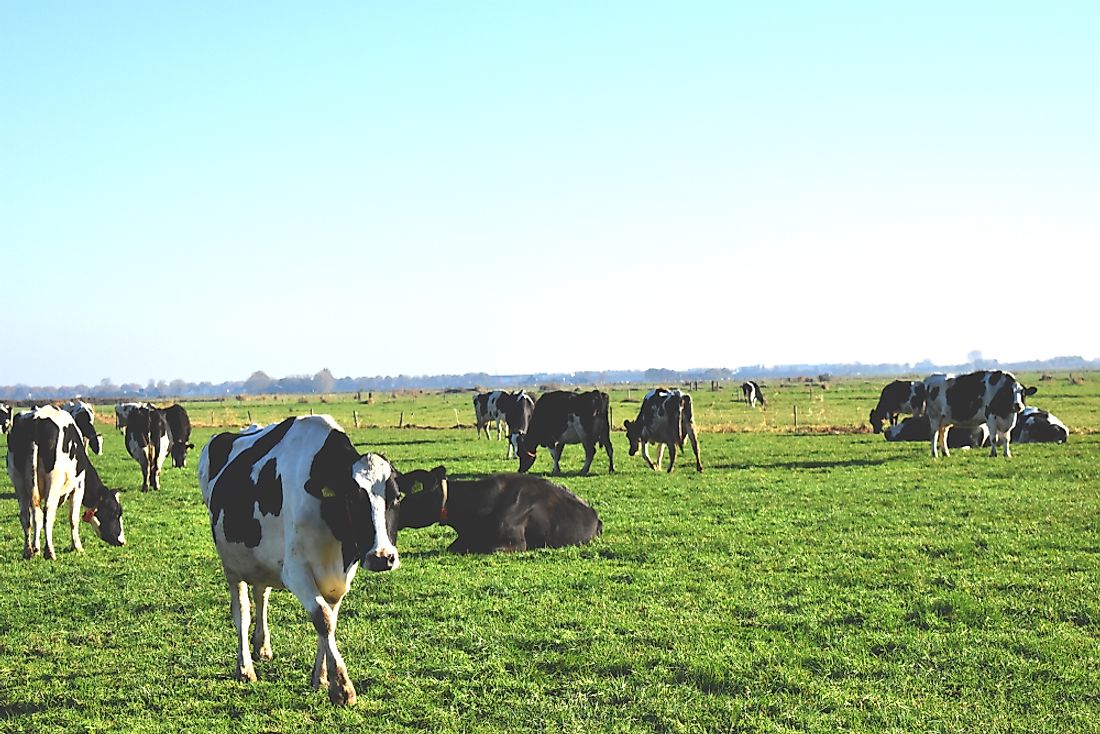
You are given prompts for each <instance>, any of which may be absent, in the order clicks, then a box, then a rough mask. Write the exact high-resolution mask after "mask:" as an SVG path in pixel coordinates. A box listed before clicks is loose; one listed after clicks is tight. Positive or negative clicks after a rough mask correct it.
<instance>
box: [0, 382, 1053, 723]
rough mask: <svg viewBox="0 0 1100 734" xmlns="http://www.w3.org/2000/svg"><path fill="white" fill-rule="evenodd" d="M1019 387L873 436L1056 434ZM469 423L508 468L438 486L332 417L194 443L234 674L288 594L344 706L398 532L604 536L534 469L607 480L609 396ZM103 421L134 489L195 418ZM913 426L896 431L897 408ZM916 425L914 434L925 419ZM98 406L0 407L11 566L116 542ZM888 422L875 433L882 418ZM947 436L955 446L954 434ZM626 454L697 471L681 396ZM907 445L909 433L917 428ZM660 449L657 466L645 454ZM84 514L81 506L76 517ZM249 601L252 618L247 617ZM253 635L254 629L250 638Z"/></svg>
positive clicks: (925, 404)
mask: <svg viewBox="0 0 1100 734" xmlns="http://www.w3.org/2000/svg"><path fill="white" fill-rule="evenodd" d="M741 390H742V394H743V396H744V398H745V401H746V403H748V404H749V405H750V406H755V405H757V404H760V405H766V404H767V403H766V401H765V399H764V395H763V392H762V390H761V388H760V386H759V385H758V384H757V383H755V382H746V383H745V384H744V385H742V386H741ZM1034 393H1035V388H1025V387H1024V386H1023V385H1021V384H1020V383H1019V381H1018V380H1016V378H1015V377H1014V376H1013V375H1011V374H1010V373H1007V372H1002V371H979V372H973V373H970V374H966V375H960V376H958V377H950V376H947V375H941V374H937V375H931V376H929V377H928V378H926V379H924V380H922V381H901V380H898V381H894V382H892V383H890V384H889V385H887V386H886V387H885V388H884V389H883V390H882V394H881V396H880V399H879V401H878V404H877V405H876V406H875V408H874V409H872V410H871V414H870V421H871V424H872V427H873V429H874V431H875V432H876V433H878V432H884V433H885V434H886V437H887V439H888V440H928V439H930V440H931V441H932V455H933V456H936V455H937V454H938V453H939V451H940V450H941V449H942V451H943V453H944V455H948V453H949V451H948V448H949V446H950V447H957V446H961V445H978V446H980V445H985V443H986V442H988V443H989V445H991V446H992V455H994V456H996V455H997V453H998V449H999V447H1002V446H1003V453H1004V455H1005V456H1010V455H1011V453H1010V450H1009V444H1010V443H1011V442H1013V441H1015V442H1021V441H1029V440H1034V441H1049V440H1059V441H1065V440H1066V438H1067V436H1068V430H1067V429H1066V428H1065V426H1064V425H1062V424H1061V422H1060V421H1058V420H1057V419H1056V418H1055V417H1054V416H1051V415H1050V414H1049V413H1046V412H1045V411H1038V410H1035V409H1031V408H1027V407H1026V406H1025V404H1024V400H1025V398H1026V397H1028V396H1030V395H1032V394H1034ZM473 403H474V415H475V429H476V431H477V434H478V436H481V435H482V434H484V435H485V436H486V438H488V437H489V430H488V427H489V425H490V424H491V423H493V422H494V421H495V422H496V428H497V437H498V439H499V438H500V435H501V429H502V426H505V425H506V426H507V433H508V453H509V455H510V456H514V457H515V458H516V459H518V462H519V466H518V470H519V473H505V474H492V475H489V476H486V477H483V478H481V479H472V480H451V479H448V476H447V470H446V468H445V467H443V466H438V467H435V468H434V469H430V470H425V469H412V470H408V471H404V472H402V471H399V470H398V469H397V467H395V466H394V464H393V462H391V461H390V460H388V459H387V458H386V457H384V456H382V455H380V454H377V453H369V452H368V453H363V454H360V453H359V451H358V450H356V448H355V446H354V444H353V443H352V441H351V439H350V438H349V437H348V435H347V434H346V433H345V432H344V430H343V429H342V428H341V427H340V426H339V425H338V424H337V423H336V422H335V421H334V420H333V419H332V418H331V417H330V416H325V415H316V416H314V415H309V416H300V417H296V418H295V417H291V418H287V419H286V420H284V421H282V422H280V423H276V424H271V425H268V426H256V425H253V426H249V427H248V428H245V429H243V430H241V431H237V432H225V433H219V434H217V435H215V436H213V437H212V438H211V439H210V440H209V441H208V442H207V443H206V445H205V446H204V447H203V449H202V451H201V454H200V458H199V465H198V480H199V487H200V489H201V492H202V497H203V501H204V502H205V504H206V506H207V508H208V510H209V517H210V528H211V534H212V537H213V541H214V545H215V547H216V549H217V551H218V555H219V557H220V559H221V564H222V569H223V571H224V573H225V577H226V580H227V582H228V584H229V590H230V610H231V614H232V617H233V624H234V627H235V630H236V635H237V669H236V677H237V678H238V679H239V680H242V681H253V680H255V679H256V672H255V668H254V660H255V659H267V658H270V657H271V656H272V651H271V640H270V633H269V630H268V621H267V619H268V615H267V609H268V597H269V595H270V592H271V589H272V588H286V589H289V590H290V591H291V592H292V593H293V594H294V595H295V597H297V599H298V600H299V602H301V604H302V606H303V607H305V609H306V611H307V613H308V614H309V617H310V619H311V621H312V622H313V626H314V629H315V630H316V632H317V653H316V656H315V658H314V665H313V672H312V677H311V682H312V684H313V686H314V687H326V688H327V689H328V692H329V698H330V700H331V701H332V702H333V703H335V704H341V705H346V704H351V703H354V701H355V696H356V693H355V687H354V685H353V684H352V682H351V679H350V678H349V676H348V672H347V667H346V665H345V663H344V661H343V658H342V657H341V656H340V652H339V650H338V649H337V646H336V637H335V633H336V624H337V619H338V616H339V612H340V605H341V602H342V601H343V598H344V596H345V594H346V593H347V591H348V589H349V588H350V586H351V583H352V580H353V578H354V577H355V573H356V570H357V569H358V568H359V567H360V566H362V567H364V568H366V569H368V570H371V571H388V570H392V569H395V568H397V567H398V566H399V565H400V557H399V554H398V551H397V534H398V531H399V530H400V529H402V528H421V527H426V526H428V525H434V524H439V525H446V526H449V527H450V528H452V529H453V530H454V531H455V533H456V536H457V537H456V538H455V540H454V541H453V542H452V543H451V545H450V547H449V550H451V551H454V552H461V553H492V552H497V551H523V550H527V549H531V548H557V547H562V546H567V545H579V544H583V543H587V542H589V541H590V540H592V539H593V538H594V537H595V536H597V535H598V534H599V533H600V532H601V531H602V523H601V521H600V519H599V517H598V515H597V513H596V511H595V510H594V509H593V508H592V507H590V506H589V505H588V504H587V503H586V502H584V501H583V500H582V499H580V498H579V497H577V496H576V495H574V494H573V493H572V492H570V491H569V490H568V489H566V488H564V487H561V486H559V485H557V484H554V483H552V482H550V481H548V480H547V479H544V478H542V477H535V476H530V475H528V474H527V472H528V471H529V470H530V469H531V467H532V466H533V464H534V462H535V459H536V457H537V452H538V449H539V447H544V448H546V449H547V450H548V452H549V454H550V457H551V459H552V461H553V470H552V471H553V474H555V475H557V474H560V473H561V464H560V461H561V456H562V451H563V449H564V447H565V446H566V445H567V444H580V445H581V446H582V447H583V448H584V452H585V462H584V466H583V469H582V473H585V474H587V473H588V472H589V470H590V469H591V466H592V462H593V460H594V458H595V456H596V452H597V448H603V449H604V451H605V452H606V454H607V460H608V471H609V472H614V471H615V461H614V449H613V447H612V443H611V420H610V406H609V398H608V395H607V393H605V392H601V391H599V390H590V391H587V392H567V391H560V390H558V391H550V392H546V393H544V394H543V395H541V396H540V397H539V398H538V400H534V399H533V398H532V397H531V396H530V395H528V394H527V393H526V392H523V391H520V392H518V393H507V392H503V391H492V392H488V393H481V394H479V395H477V396H476V397H474V400H473ZM115 411H116V427H117V428H118V429H119V430H120V431H125V444H126V448H127V451H128V453H129V454H130V456H131V457H132V458H133V459H134V460H135V461H136V462H137V463H138V465H139V466H140V468H141V474H142V490H143V491H149V490H156V489H159V487H160V473H161V468H162V466H163V463H164V461H165V458H166V456H168V455H171V456H172V457H173V463H174V465H175V466H176V467H183V466H184V465H185V463H186V454H187V450H188V449H189V448H192V447H193V444H191V443H190V433H191V424H190V420H189V419H188V417H187V413H186V411H185V410H184V409H183V408H182V407H181V406H178V405H174V406H171V407H169V408H165V409H161V408H157V407H155V406H153V405H150V404H139V403H128V404H123V405H119V406H116V409H115ZM903 413H908V414H911V415H912V416H913V417H911V418H908V419H906V420H904V421H902V422H901V423H900V424H899V423H898V417H899V414H903ZM922 421H923V426H924V429H923V432H922V431H921V423H920V422H922ZM94 422H95V414H94V408H93V407H92V406H91V405H88V404H87V403H83V402H79V401H73V402H69V403H66V404H64V405H61V406H53V405H45V406H40V407H36V408H33V409H31V410H28V411H25V412H23V413H19V414H18V415H15V416H13V415H12V413H11V410H10V409H9V408H7V406H2V405H0V427H2V428H3V429H4V430H5V432H7V433H8V434H9V435H8V458H7V468H8V475H9V477H10V478H11V481H12V484H13V485H14V487H15V490H16V497H17V499H18V501H19V515H20V522H21V524H22V527H23V532H24V549H23V555H24V557H26V558H29V557H31V556H33V555H35V554H36V553H38V552H39V549H40V546H39V535H40V532H41V531H43V530H44V531H45V536H46V542H45V547H44V548H42V549H41V550H42V554H43V556H45V557H46V558H54V557H55V555H56V553H55V549H54V542H53V523H54V520H55V518H56V514H57V512H58V508H59V507H60V506H61V505H62V504H63V503H65V502H69V504H70V511H69V521H70V531H71V538H72V548H73V549H75V550H80V548H81V544H80V538H79V533H78V525H79V520H80V518H81V517H82V516H83V519H84V520H85V521H87V522H89V523H90V524H92V526H93V527H94V528H95V530H96V532H97V534H98V535H99V536H100V538H102V539H103V540H104V541H106V542H107V543H109V544H111V545H123V544H124V543H125V535H124V532H123V527H122V506H121V504H120V502H119V491H118V490H114V489H109V488H107V487H105V486H104V484H103V482H102V481H101V480H100V478H99V475H98V474H97V472H96V470H95V467H94V466H93V465H92V462H91V460H90V459H89V451H91V452H93V453H101V452H102V450H103V449H102V442H101V439H100V437H99V436H98V435H96V433H95V426H94ZM886 423H889V425H888V426H886V427H885V428H884V424H886ZM952 427H954V430H955V431H959V433H958V434H956V435H955V437H952V434H950V433H949V429H952ZM623 428H625V430H626V436H627V441H628V445H629V453H630V455H631V456H634V455H636V454H637V453H638V451H639V450H640V451H641V453H642V457H643V458H644V460H645V461H646V463H647V465H648V466H649V467H651V468H653V469H657V470H659V469H660V468H661V464H662V460H663V457H664V451H665V449H666V448H667V449H668V450H669V465H668V471H669V472H671V471H672V470H673V467H674V465H675V461H676V453H677V450H678V449H679V450H680V451H683V449H684V443H685V441H687V442H690V444H691V448H692V451H693V453H694V455H695V468H696V470H697V471H702V470H703V464H702V459H701V457H700V452H699V441H698V438H697V436H696V430H695V421H694V410H693V402H692V399H691V396H690V395H689V394H688V393H687V392H684V391H681V390H669V389H664V388H657V389H654V390H651V391H649V392H648V393H647V394H646V395H645V397H644V399H643V400H642V402H641V405H640V408H639V411H638V415H637V417H636V418H634V419H633V420H630V419H628V420H625V421H624V422H623ZM918 434H919V436H920V437H921V438H920V439H913V438H910V436H913V435H918ZM651 443H656V444H659V446H660V449H659V453H658V456H657V460H656V462H654V461H653V459H652V458H651V457H650V455H649V451H648V446H649V444H651ZM81 507H83V508H85V511H84V513H83V515H81ZM253 606H254V607H255V611H256V614H255V625H254V626H253V624H252V612H251V608H252V607H253ZM250 629H251V632H250Z"/></svg>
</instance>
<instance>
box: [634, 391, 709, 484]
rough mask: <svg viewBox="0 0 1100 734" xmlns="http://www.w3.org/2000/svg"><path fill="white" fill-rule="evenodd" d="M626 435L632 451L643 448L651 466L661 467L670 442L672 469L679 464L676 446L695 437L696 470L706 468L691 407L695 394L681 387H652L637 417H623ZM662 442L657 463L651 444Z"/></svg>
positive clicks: (692, 446) (669, 465)
mask: <svg viewBox="0 0 1100 734" xmlns="http://www.w3.org/2000/svg"><path fill="white" fill-rule="evenodd" d="M623 427H624V428H626V439H627V441H629V442H630V455H631V456H634V455H635V454H637V453H638V448H639V447H640V448H641V449H642V458H643V459H645V463H647V464H649V468H650V469H656V470H658V471H659V470H660V468H661V460H662V459H663V458H664V455H665V446H666V445H667V446H668V472H669V474H671V473H672V469H673V467H674V466H675V465H676V447H677V446H679V447H680V448H681V449H683V448H684V438H685V437H687V438H688V439H690V440H691V448H692V450H693V451H694V452H695V471H703V462H702V460H700V458H699V441H698V440H697V439H696V438H695V418H694V415H693V414H692V409H691V396H690V395H688V394H687V393H684V392H680V391H679V390H666V389H665V388H663V387H659V388H657V389H656V390H650V391H649V392H648V393H646V396H645V398H644V399H643V400H642V407H641V409H640V410H639V411H638V418H637V420H633V421H629V420H628V421H623ZM651 443H657V444H660V449H659V450H658V453H657V463H656V464H654V463H653V460H652V459H650V458H649V444H651Z"/></svg>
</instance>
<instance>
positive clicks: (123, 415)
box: [115, 403, 156, 433]
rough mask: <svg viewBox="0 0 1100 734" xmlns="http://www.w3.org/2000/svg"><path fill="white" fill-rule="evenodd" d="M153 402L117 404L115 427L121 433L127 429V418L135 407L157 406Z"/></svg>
mask: <svg viewBox="0 0 1100 734" xmlns="http://www.w3.org/2000/svg"><path fill="white" fill-rule="evenodd" d="M155 407H156V406H155V405H153V404H152V403H119V404H118V405H116V406H115V428H116V429H118V432H119V433H122V432H123V431H125V430H126V419H127V417H128V416H129V415H130V411H131V410H133V409H134V408H155Z"/></svg>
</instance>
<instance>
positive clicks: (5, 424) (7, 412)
mask: <svg viewBox="0 0 1100 734" xmlns="http://www.w3.org/2000/svg"><path fill="white" fill-rule="evenodd" d="M14 412H15V411H14V410H12V409H11V408H9V407H8V406H6V405H0V433H7V432H8V431H10V430H11V417H12V414H13V413H14Z"/></svg>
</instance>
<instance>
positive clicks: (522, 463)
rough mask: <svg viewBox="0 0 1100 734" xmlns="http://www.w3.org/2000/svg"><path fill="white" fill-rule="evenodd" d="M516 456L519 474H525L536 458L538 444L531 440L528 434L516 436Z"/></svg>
mask: <svg viewBox="0 0 1100 734" xmlns="http://www.w3.org/2000/svg"><path fill="white" fill-rule="evenodd" d="M515 446H516V455H517V456H518V457H519V473H520V474H526V473H527V471H528V470H529V469H530V468H531V467H532V466H534V464H535V458H536V457H537V456H538V444H537V443H535V442H534V441H532V440H531V437H530V434H526V433H525V434H522V435H519V434H517V435H516V443H515Z"/></svg>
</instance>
